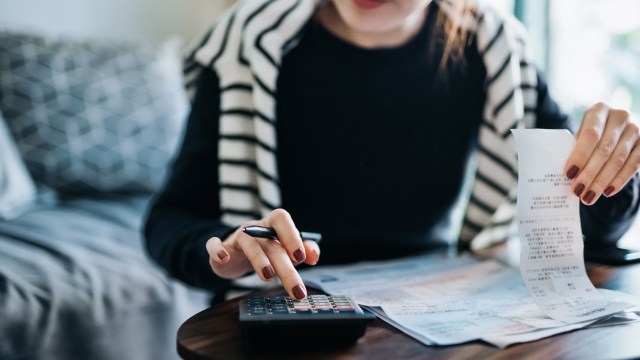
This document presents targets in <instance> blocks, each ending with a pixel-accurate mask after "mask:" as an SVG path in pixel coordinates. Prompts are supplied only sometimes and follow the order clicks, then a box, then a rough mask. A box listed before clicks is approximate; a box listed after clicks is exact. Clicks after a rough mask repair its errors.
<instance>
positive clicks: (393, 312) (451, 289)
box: [300, 255, 640, 347]
mask: <svg viewBox="0 0 640 360" xmlns="http://www.w3.org/2000/svg"><path fill="white" fill-rule="evenodd" d="M300 275H301V276H302V279H303V280H304V282H305V284H307V285H308V286H314V287H317V288H320V289H322V290H323V291H325V292H327V293H329V294H344V295H348V296H350V297H352V298H353V299H354V300H355V301H356V302H357V303H359V304H361V305H363V307H364V308H366V309H368V310H370V311H372V312H373V313H375V314H376V316H378V317H379V318H380V319H381V320H383V321H385V322H387V323H389V324H390V325H392V326H394V327H396V328H398V329H399V330H401V331H403V332H404V333H406V334H407V335H409V336H411V337H413V338H414V339H416V340H418V341H420V342H422V343H424V344H426V345H434V344H436V345H451V344H459V343H464V342H468V341H472V340H477V339H482V340H485V341H487V342H490V343H492V344H495V345H496V346H500V347H505V346H508V345H510V344H514V343H518V342H524V341H532V340H537V339H541V338H543V337H546V336H550V335H554V334H558V333H562V332H565V331H569V330H573V329H578V328H582V327H586V326H589V325H591V324H593V323H594V322H596V321H597V320H589V321H583V322H580V323H575V324H566V323H565V322H562V321H559V320H556V319H552V318H550V317H549V316H547V315H546V314H545V313H544V312H543V311H542V310H541V309H540V308H539V307H538V305H536V303H535V302H534V300H533V298H532V297H531V296H530V295H529V291H528V290H527V288H526V287H525V285H524V283H523V281H522V277H521V276H520V274H519V273H518V272H517V270H515V269H513V268H511V267H509V266H507V265H504V264H502V263H500V262H498V261H495V260H488V261H479V260H477V259H475V258H473V257H471V256H461V257H447V256H444V255H426V256H419V257H414V258H408V259H398V260H390V261H380V262H366V263H358V264H351V265H344V266H328V267H316V268H311V269H305V270H303V271H301V272H300ZM607 297H612V298H616V297H617V299H625V300H627V301H630V302H633V303H634V304H636V305H638V304H640V300H639V299H637V298H636V297H633V296H630V295H626V297H625V294H622V293H619V292H615V291H609V292H608V293H607ZM631 300H633V301H631ZM636 320H637V316H636V315H635V314H634V313H628V314H625V315H622V314H621V315H620V316H619V317H618V318H616V320H615V321H612V322H609V324H612V323H625V322H631V321H636Z"/></svg>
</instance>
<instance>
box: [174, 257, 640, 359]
mask: <svg viewBox="0 0 640 360" xmlns="http://www.w3.org/2000/svg"><path fill="white" fill-rule="evenodd" d="M587 272H588V274H589V278H590V279H591V281H592V282H593V283H594V284H595V285H596V286H597V287H601V288H606V289H612V290H619V291H623V292H626V293H629V294H633V295H638V296H640V264H637V265H627V266H621V267H612V266H605V265H597V264H587ZM276 291H278V290H267V291H260V292H257V293H254V294H258V295H268V294H272V293H274V292H276ZM252 295H253V294H252ZM239 299H240V298H237V299H232V300H228V301H226V302H224V303H222V304H220V305H217V306H214V307H211V308H209V309H207V310H204V311H202V312H200V313H198V314H196V315H194V316H193V317H191V318H190V319H188V320H187V321H186V322H184V324H182V326H181V327H180V329H179V330H178V336H177V342H178V344H177V345H178V353H179V354H180V356H182V357H183V358H185V359H231V358H233V359H235V358H251V359H292V358H293V359H295V358H301V359H302V358H304V359H327V358H340V359H391V358H393V359H400V358H402V359H412V358H415V359H423V358H429V359H440V358H443V359H444V358H446V359H452V358H453V359H456V358H462V359H470V358H473V359H514V358H517V359H563V358H571V359H622V358H626V359H628V358H640V322H637V323H631V324H626V325H621V326H611V327H601V328H593V329H581V330H576V331H571V332H567V333H563V334H559V335H555V336H552V337H548V338H545V339H541V340H538V341H534V342H529V343H524V344H517V345H512V346H510V347H508V348H507V349H504V350H501V349H498V348H496V347H494V346H492V345H488V344H486V343H483V342H480V341H477V342H471V343H466V344H463V345H455V346H426V345H423V344H422V343H419V342H418V341H416V340H414V339H412V338H410V337H408V336H407V335H405V334H403V333H401V332H400V331H398V330H396V329H395V328H393V327H391V326H389V325H387V324H386V323H384V322H382V321H380V320H378V319H376V320H375V322H373V323H372V324H371V325H369V327H368V329H367V332H366V333H365V335H364V336H363V337H362V338H360V339H359V340H358V342H357V343H354V344H353V345H350V346H348V347H343V348H338V349H323V348H322V344H319V345H318V347H317V348H316V349H309V350H308V351H295V352H294V351H291V350H290V351H287V350H286V349H283V350H282V351H275V350H269V351H266V352H265V351H261V350H263V349H252V348H251V346H250V345H247V344H243V343H242V341H241V337H240V329H239V324H238V302H239ZM283 344H284V342H283Z"/></svg>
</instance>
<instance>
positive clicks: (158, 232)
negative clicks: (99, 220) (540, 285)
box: [145, 202, 234, 292]
mask: <svg viewBox="0 0 640 360" xmlns="http://www.w3.org/2000/svg"><path fill="white" fill-rule="evenodd" d="M233 231H234V229H233V228H231V227H228V226H226V225H224V224H222V222H221V221H220V220H218V219H206V218H202V217H199V216H196V215H193V214H190V213H189V212H188V211H187V210H186V209H184V210H181V209H180V208H178V207H175V206H168V205H166V204H163V203H161V202H160V203H156V204H155V205H154V207H153V208H152V210H151V212H150V213H149V217H148V220H147V224H146V226H145V236H146V239H147V249H148V251H149V255H150V256H151V257H152V258H153V259H154V260H155V261H156V262H157V263H158V264H159V265H160V266H162V267H164V268H165V269H166V270H167V271H168V272H169V274H170V275H171V276H173V277H175V278H177V279H179V280H181V281H183V282H185V283H187V284H189V285H193V286H197V287H200V288H204V289H209V290H213V291H214V292H215V291H220V290H222V289H225V288H227V287H228V286H229V284H230V281H229V280H226V279H222V278H220V277H218V276H217V275H215V273H214V272H213V271H212V270H211V268H210V266H209V258H208V254H207V251H206V249H205V243H206V242H207V240H208V239H209V238H211V237H213V236H216V237H219V238H221V239H224V238H225V237H226V236H227V235H228V234H230V233H231V232H233Z"/></svg>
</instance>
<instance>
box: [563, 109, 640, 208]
mask: <svg viewBox="0 0 640 360" xmlns="http://www.w3.org/2000/svg"><path fill="white" fill-rule="evenodd" d="M639 139H640V134H639V132H638V126H637V125H636V124H634V123H632V122H631V116H630V114H629V112H628V111H626V110H620V109H613V108H611V107H609V106H608V105H607V104H604V103H597V104H595V105H593V106H592V107H590V108H589V109H587V111H585V113H584V117H583V119H582V125H581V126H580V130H578V133H577V134H576V147H575V148H574V149H573V151H572V152H571V155H570V156H569V159H568V160H567V163H566V165H565V169H564V171H565V174H566V176H567V177H568V178H569V179H572V180H573V182H572V183H571V191H573V192H574V193H575V194H576V195H577V196H578V197H580V198H581V200H582V203H583V204H585V205H592V204H593V203H595V202H596V200H598V198H599V197H600V195H602V194H604V196H607V197H609V196H612V195H615V194H616V193H618V191H620V189H622V187H624V185H625V184H626V183H627V182H628V181H629V180H630V179H631V178H632V177H633V175H635V174H636V172H638V169H640V146H638V144H639Z"/></svg>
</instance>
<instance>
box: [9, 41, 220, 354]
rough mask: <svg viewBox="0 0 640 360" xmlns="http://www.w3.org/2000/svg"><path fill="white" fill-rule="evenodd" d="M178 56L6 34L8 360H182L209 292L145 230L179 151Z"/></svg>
mask: <svg viewBox="0 0 640 360" xmlns="http://www.w3.org/2000/svg"><path fill="white" fill-rule="evenodd" d="M182 83H183V81H182V78H181V44H179V43H178V42H176V41H167V42H165V43H162V44H156V45H148V44H134V45H132V44H117V43H107V42H79V41H74V40H69V39H49V38H46V37H40V36H34V35H29V34H19V33H10V32H6V31H5V32H0V359H175V358H177V354H176V351H175V344H176V340H175V336H176V331H177V329H178V326H179V324H180V323H182V322H183V321H184V320H186V319H187V318H188V317H189V316H191V315H193V314H195V313H196V312H198V311H200V310H202V309H204V308H205V307H206V306H207V305H208V302H209V301H210V298H211V294H209V293H206V292H203V291H200V290H197V289H193V288H190V287H188V286H186V285H184V284H181V283H178V282H176V281H174V280H172V279H170V278H169V277H168V276H167V275H166V274H165V273H164V271H163V270H162V269H161V268H159V267H158V266H157V265H156V264H154V263H153V262H152V261H151V260H150V259H149V257H148V255H147V253H146V251H145V247H144V242H143V239H142V236H141V226H142V224H143V222H144V219H145V214H146V211H147V207H148V206H149V203H150V201H151V200H152V198H153V194H154V193H156V192H157V191H159V190H160V189H161V188H162V186H163V184H164V181H165V178H166V174H167V172H168V169H169V168H170V164H171V160H172V157H173V154H174V153H175V151H176V149H177V147H178V146H179V142H180V139H181V132H182V127H183V123H184V119H185V115H186V114H187V112H188V100H187V97H186V94H185V91H184V87H183V84H182Z"/></svg>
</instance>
